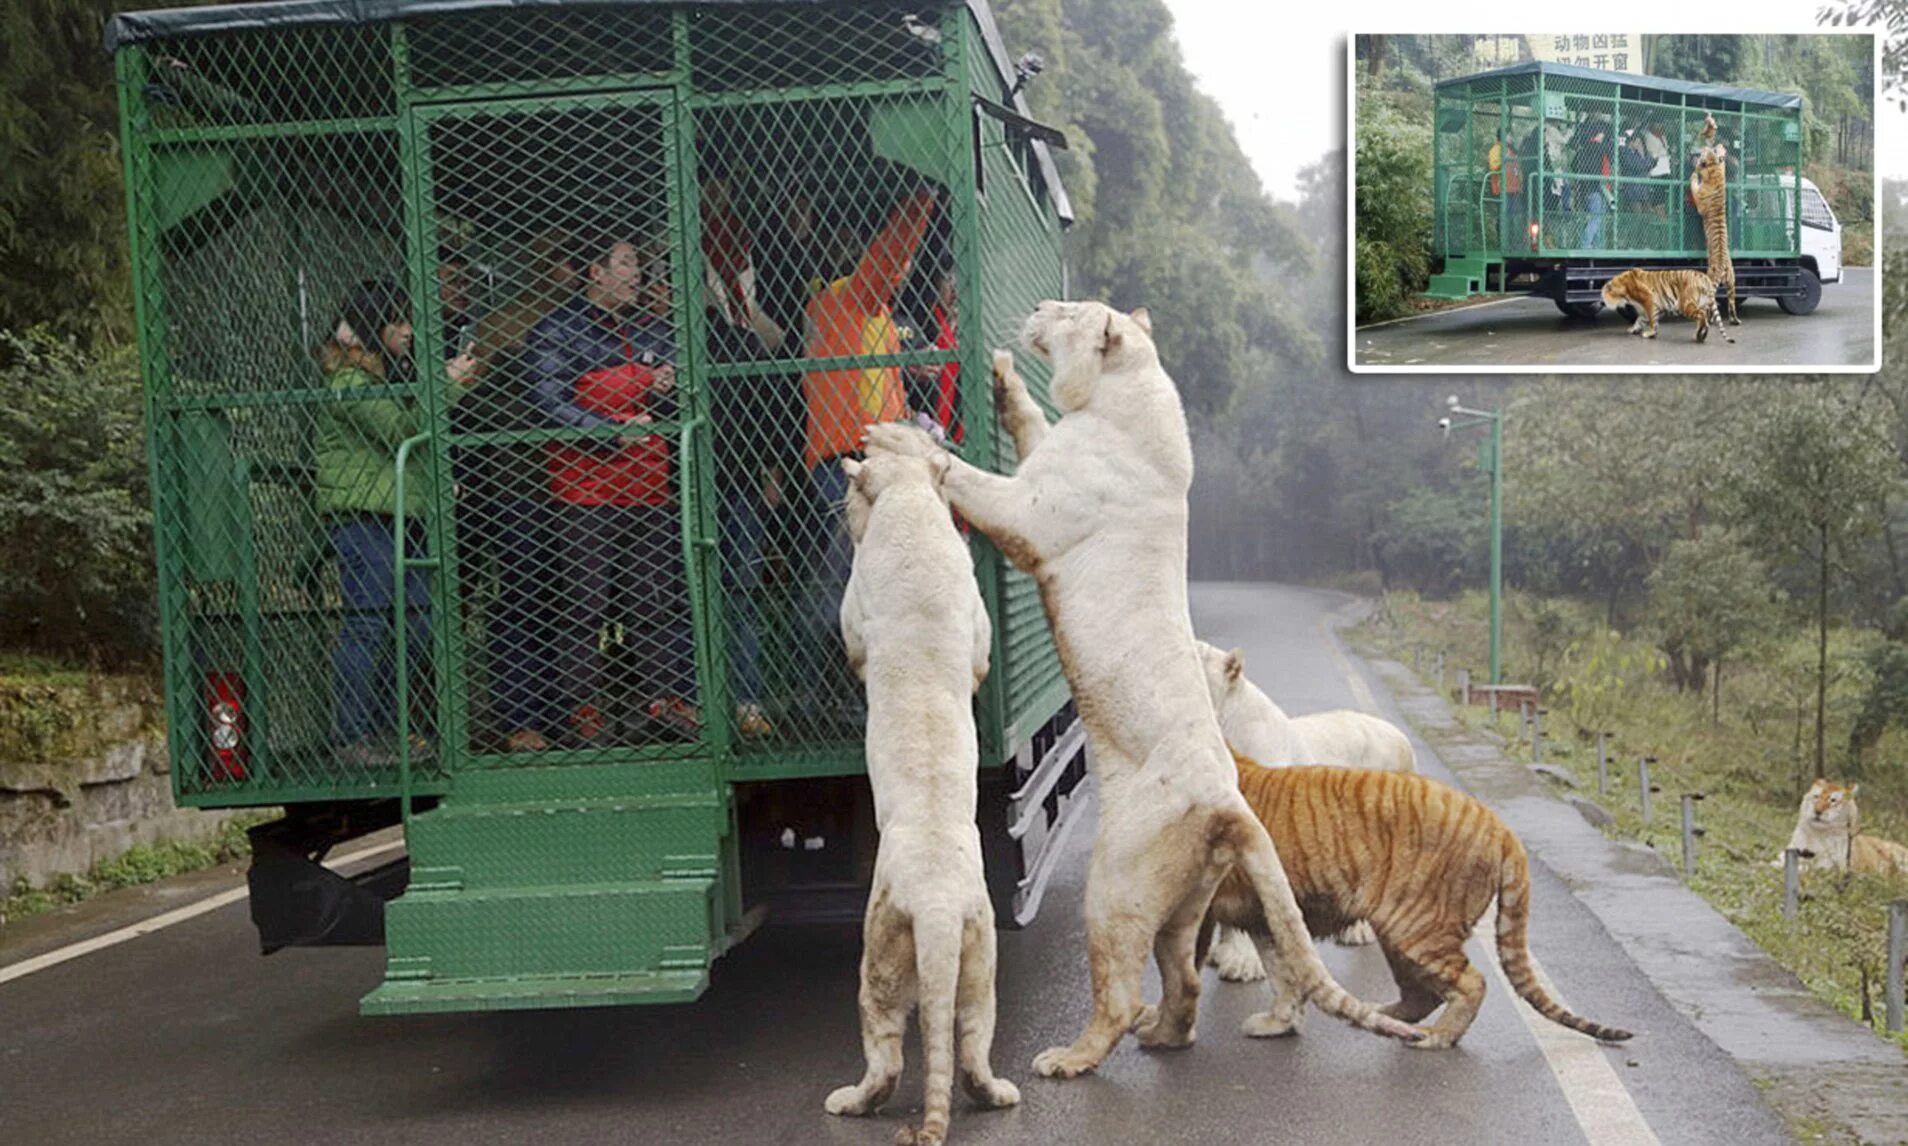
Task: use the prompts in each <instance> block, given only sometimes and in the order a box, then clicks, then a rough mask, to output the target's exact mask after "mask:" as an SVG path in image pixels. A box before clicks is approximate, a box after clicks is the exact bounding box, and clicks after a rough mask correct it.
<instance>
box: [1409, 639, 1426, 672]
mask: <svg viewBox="0 0 1908 1146" xmlns="http://www.w3.org/2000/svg"><path fill="white" fill-rule="evenodd" d="M1411 671H1412V672H1414V673H1419V674H1422V673H1423V672H1424V646H1423V645H1412V646H1411Z"/></svg>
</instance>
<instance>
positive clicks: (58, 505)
mask: <svg viewBox="0 0 1908 1146" xmlns="http://www.w3.org/2000/svg"><path fill="white" fill-rule="evenodd" d="M0 362H4V363H6V364H5V365H4V366H0V642H5V643H7V644H8V645H10V646H13V647H16V648H25V649H29V650H37V651H41V652H46V653H52V654H60V655H66V656H73V657H78V658H81V659H87V660H99V661H103V662H107V663H126V662H129V661H132V660H136V659H139V658H141V657H144V656H145V655H147V654H148V653H149V652H150V650H151V649H152V647H153V616H154V610H153V601H152V588H151V584H152V572H151V551H150V540H149V539H150V534H151V513H150V511H149V510H148V509H147V504H148V500H147V496H146V463H145V448H144V439H143V437H142V434H141V430H140V395H139V375H138V371H137V369H136V367H135V364H134V361H133V356H132V354H131V353H130V352H129V351H125V350H119V351H111V352H108V353H106V354H104V355H103V356H92V355H88V354H86V353H84V352H82V351H80V350H79V349H78V348H77V347H76V346H75V345H74V344H73V343H72V342H70V341H65V340H61V339H59V338H56V337H55V336H54V335H52V334H51V333H50V332H48V331H46V330H44V329H38V330H33V331H29V332H27V333H26V334H24V335H15V334H9V333H6V332H4V331H0Z"/></svg>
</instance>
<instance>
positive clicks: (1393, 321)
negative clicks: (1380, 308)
mask: <svg viewBox="0 0 1908 1146" xmlns="http://www.w3.org/2000/svg"><path fill="white" fill-rule="evenodd" d="M1529 298H1530V296H1529V295H1526V294H1519V295H1512V296H1511V297H1510V298H1494V299H1491V300H1490V301H1489V302H1474V303H1471V304H1470V305H1468V306H1447V307H1445V308H1444V309H1442V310H1428V311H1425V312H1424V313H1423V314H1407V315H1405V316H1404V317H1403V318H1388V319H1386V320H1385V321H1383V322H1373V323H1369V324H1367V325H1365V326H1359V327H1354V328H1353V329H1352V333H1353V334H1363V333H1364V332H1365V331H1367V330H1377V329H1378V328H1379V327H1381V326H1396V325H1398V324H1399V323H1401V322H1416V321H1418V320H1419V319H1421V318H1436V317H1437V316H1439V315H1440V314H1456V313H1458V312H1459V311H1465V310H1483V309H1484V308H1485V307H1487V306H1503V305H1504V304H1505V303H1507V302H1524V301H1526V300H1528V299H1529Z"/></svg>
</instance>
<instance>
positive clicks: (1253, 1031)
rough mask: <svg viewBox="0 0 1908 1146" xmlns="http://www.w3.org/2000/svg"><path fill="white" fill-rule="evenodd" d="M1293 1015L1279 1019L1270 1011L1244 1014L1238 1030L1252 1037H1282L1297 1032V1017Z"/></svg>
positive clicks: (1298, 1017)
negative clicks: (1244, 1017) (1243, 1020)
mask: <svg viewBox="0 0 1908 1146" xmlns="http://www.w3.org/2000/svg"><path fill="white" fill-rule="evenodd" d="M1300 1017H1302V1016H1298V1015H1295V1016H1293V1017H1292V1018H1290V1019H1281V1018H1279V1017H1277V1016H1276V1015H1274V1014H1273V1013H1272V1012H1271V1011H1260V1012H1259V1013H1258V1014H1256V1015H1248V1016H1246V1021H1245V1022H1243V1023H1240V1024H1239V1032H1240V1033H1241V1034H1243V1035H1245V1036H1246V1037H1247V1038H1253V1039H1282V1038H1285V1037H1286V1036H1288V1035H1295V1034H1298V1033H1299V1019H1300Z"/></svg>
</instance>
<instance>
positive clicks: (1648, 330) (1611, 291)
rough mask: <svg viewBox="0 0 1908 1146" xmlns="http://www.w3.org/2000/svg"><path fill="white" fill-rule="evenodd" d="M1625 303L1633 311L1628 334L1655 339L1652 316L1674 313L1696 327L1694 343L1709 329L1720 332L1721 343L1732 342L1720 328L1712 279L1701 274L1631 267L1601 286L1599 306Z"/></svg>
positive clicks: (1689, 271)
mask: <svg viewBox="0 0 1908 1146" xmlns="http://www.w3.org/2000/svg"><path fill="white" fill-rule="evenodd" d="M1625 304H1628V305H1630V306H1633V307H1635V308H1636V321H1635V322H1633V323H1631V324H1630V333H1631V334H1641V335H1642V336H1643V337H1645V338H1655V337H1656V316H1657V315H1659V314H1672V313H1674V314H1680V315H1682V316H1683V317H1684V318H1687V319H1689V320H1691V321H1692V322H1694V323H1695V324H1696V341H1698V342H1703V341H1706V340H1707V339H1708V338H1709V328H1710V327H1712V326H1714V327H1715V328H1716V329H1717V330H1719V331H1721V332H1722V336H1723V341H1725V342H1734V341H1735V340H1736V339H1735V336H1734V335H1732V334H1730V333H1729V331H1728V329H1727V328H1726V327H1724V326H1723V324H1722V314H1721V313H1720V312H1719V311H1717V309H1716V284H1715V282H1714V280H1712V279H1711V278H1710V277H1709V276H1708V275H1706V274H1704V273H1703V272H1701V271H1696V270H1670V271H1646V270H1644V269H1643V268H1642V267H1632V268H1630V269H1629V270H1627V271H1624V272H1623V273H1622V274H1620V275H1618V276H1617V277H1615V278H1613V279H1611V280H1610V281H1609V282H1607V283H1604V284H1603V305H1605V306H1623V305H1625Z"/></svg>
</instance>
